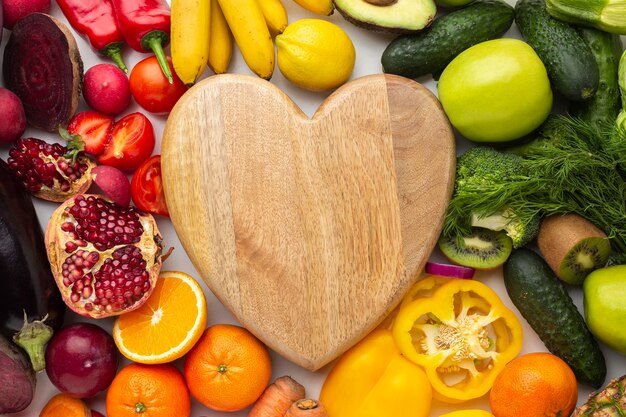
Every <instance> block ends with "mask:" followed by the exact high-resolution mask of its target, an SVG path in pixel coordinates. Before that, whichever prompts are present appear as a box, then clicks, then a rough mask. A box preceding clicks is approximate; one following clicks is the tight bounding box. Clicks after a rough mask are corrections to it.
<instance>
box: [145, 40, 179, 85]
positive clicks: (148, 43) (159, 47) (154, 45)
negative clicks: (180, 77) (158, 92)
mask: <svg viewBox="0 0 626 417" xmlns="http://www.w3.org/2000/svg"><path fill="white" fill-rule="evenodd" d="M169 40H170V37H169V36H168V35H167V33H165V32H163V31H162V30H153V31H152V32H149V33H148V34H146V35H145V36H144V37H143V38H142V39H141V47H142V48H143V49H145V50H149V49H150V50H152V52H154V55H155V56H156V59H157V61H159V65H160V66H161V70H162V71H163V74H164V75H165V77H166V78H167V81H169V82H170V84H174V79H173V78H172V71H171V70H170V65H169V63H168V62H167V57H166V56H165V52H163V45H166V44H167V43H168V42H169Z"/></svg>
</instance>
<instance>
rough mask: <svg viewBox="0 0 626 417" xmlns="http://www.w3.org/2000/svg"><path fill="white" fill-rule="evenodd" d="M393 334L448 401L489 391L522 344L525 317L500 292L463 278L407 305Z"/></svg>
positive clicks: (404, 353) (438, 395)
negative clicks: (510, 307) (517, 315)
mask: <svg viewBox="0 0 626 417" xmlns="http://www.w3.org/2000/svg"><path fill="white" fill-rule="evenodd" d="M392 333H393V337H394V339H395V341H396V343H397V345H398V347H399V349H400V351H401V352H402V354H403V355H404V356H406V357H407V358H408V359H410V360H411V361H413V362H414V363H416V364H418V365H421V366H422V367H423V368H424V370H425V371H426V375H428V379H429V380H430V383H431V385H432V387H433V390H434V395H435V398H437V399H440V400H442V401H447V402H460V401H466V400H471V399H473V398H478V397H480V396H482V395H484V394H486V393H487V392H488V391H489V390H490V389H491V386H492V385H493V381H494V379H495V378H496V376H497V375H498V373H500V371H501V370H502V368H504V365H505V364H506V363H507V362H509V361H510V360H511V359H513V358H514V357H515V356H517V354H518V353H519V351H520V349H521V347H522V342H523V332H522V326H521V324H520V321H519V320H518V318H517V317H516V316H515V314H514V313H513V312H512V311H511V310H509V309H508V308H507V307H506V306H505V305H504V304H503V303H502V301H501V300H500V298H499V297H498V294H496V293H495V292H494V291H493V290H491V289H490V288H489V287H487V286H486V285H485V284H483V283H481V282H479V281H474V280H462V279H453V280H450V281H449V282H447V283H444V284H443V285H441V286H440V287H439V288H438V289H436V290H435V292H434V293H433V294H432V296H431V297H428V298H424V297H423V298H418V299H416V300H415V301H412V302H411V303H408V304H405V305H404V306H403V307H402V308H401V309H400V311H399V312H398V315H397V317H396V319H395V321H394V324H393V328H392Z"/></svg>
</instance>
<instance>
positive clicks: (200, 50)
mask: <svg viewBox="0 0 626 417" xmlns="http://www.w3.org/2000/svg"><path fill="white" fill-rule="evenodd" d="M171 13H172V15H171V16H172V17H171V19H172V23H171V52H172V64H173V66H174V71H176V74H178V77H179V78H180V79H181V81H182V82H183V83H185V84H188V85H189V84H193V83H195V82H196V80H197V79H198V78H200V75H201V74H202V72H203V71H204V68H205V67H206V64H207V60H208V59H209V36H210V32H209V24H210V21H211V0H172V12H171Z"/></svg>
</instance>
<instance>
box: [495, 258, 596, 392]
mask: <svg viewBox="0 0 626 417" xmlns="http://www.w3.org/2000/svg"><path fill="white" fill-rule="evenodd" d="M504 285H505V286H506V291H507V292H508V294H509V297H510V298H511V301H513V304H515V306H516V307H517V309H518V310H519V312H520V313H521V314H522V316H524V318H525V319H526V321H527V322H528V324H530V327H532V328H533V330H534V331H535V332H536V333H537V335H538V336H539V338H540V339H541V340H542V341H543V343H544V344H545V345H546V347H547V348H548V350H549V351H550V352H552V353H553V354H554V355H556V356H558V357H560V358H561V359H563V360H564V361H565V362H566V363H567V364H568V365H569V366H570V368H572V371H574V374H575V375H576V379H577V380H578V381H579V382H580V383H583V384H587V385H590V386H591V387H593V388H599V387H601V386H602V384H603V383H604V379H605V378H606V363H605V360H604V355H603V354H602V351H601V350H600V347H599V346H598V342H597V341H596V340H595V339H594V337H593V336H592V334H591V332H589V329H588V328H587V325H586V324H585V320H584V319H583V316H582V315H581V314H580V312H579V311H578V309H577V308H576V305H574V302H573V301H572V299H571V298H570V296H569V294H568V292H567V290H566V289H565V287H564V286H563V284H562V283H561V282H560V281H559V279H558V278H557V277H556V276H555V275H554V272H552V269H550V267H549V266H548V264H547V263H546V261H544V259H543V258H542V257H541V256H540V255H539V254H537V253H536V252H534V251H532V250H530V249H526V248H521V249H517V250H515V251H513V253H512V254H511V256H510V257H509V259H508V260H507V261H506V262H505V264H504Z"/></svg>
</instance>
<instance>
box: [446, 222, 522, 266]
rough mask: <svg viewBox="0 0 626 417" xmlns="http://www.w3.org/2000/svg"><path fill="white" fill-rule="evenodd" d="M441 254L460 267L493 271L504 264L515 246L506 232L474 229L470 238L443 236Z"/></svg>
mask: <svg viewBox="0 0 626 417" xmlns="http://www.w3.org/2000/svg"><path fill="white" fill-rule="evenodd" d="M438 243H439V249H441V252H443V254H444V255H445V256H446V257H447V258H448V259H450V260H451V261H452V262H455V263H457V264H459V265H463V266H469V267H472V268H476V269H493V268H496V267H498V266H500V265H502V264H503V263H504V261H506V260H507V259H508V257H509V255H510V254H511V250H512V249H513V244H512V242H511V238H510V237H508V236H507V235H506V232H504V231H499V232H496V231H493V230H489V229H483V228H481V227H474V228H473V229H472V234H471V235H470V236H461V237H458V238H457V236H443V235H442V236H441V237H440V238H439V242H438Z"/></svg>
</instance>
